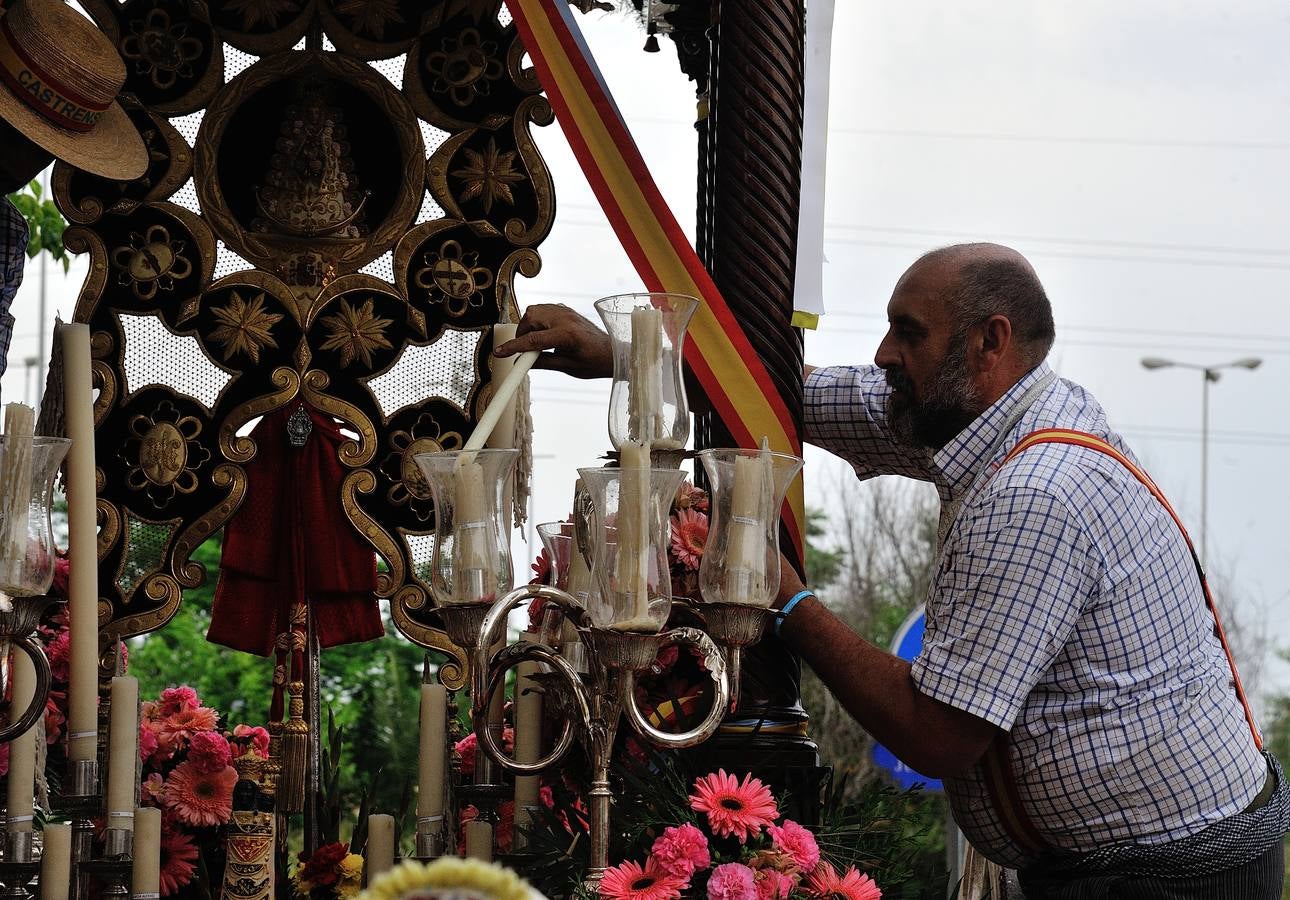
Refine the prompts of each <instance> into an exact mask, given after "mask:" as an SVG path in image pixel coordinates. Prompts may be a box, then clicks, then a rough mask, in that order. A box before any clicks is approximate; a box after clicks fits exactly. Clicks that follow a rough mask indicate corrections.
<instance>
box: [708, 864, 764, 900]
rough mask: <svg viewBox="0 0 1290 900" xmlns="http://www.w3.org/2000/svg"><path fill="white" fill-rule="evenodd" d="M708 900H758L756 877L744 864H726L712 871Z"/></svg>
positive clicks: (709, 880)
mask: <svg viewBox="0 0 1290 900" xmlns="http://www.w3.org/2000/svg"><path fill="white" fill-rule="evenodd" d="M708 900H757V884H756V876H755V875H754V874H753V870H752V869H750V868H748V867H747V866H745V865H744V864H743V863H726V864H725V865H722V866H717V867H716V868H715V869H713V870H712V877H711V878H709V879H708Z"/></svg>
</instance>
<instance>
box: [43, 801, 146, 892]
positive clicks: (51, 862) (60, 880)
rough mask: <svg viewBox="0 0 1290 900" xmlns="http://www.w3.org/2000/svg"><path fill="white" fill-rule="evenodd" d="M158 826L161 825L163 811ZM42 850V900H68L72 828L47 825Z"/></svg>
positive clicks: (53, 823) (61, 825)
mask: <svg viewBox="0 0 1290 900" xmlns="http://www.w3.org/2000/svg"><path fill="white" fill-rule="evenodd" d="M155 812H156V813H157V824H158V827H160V824H161V810H155ZM44 834H45V837H44V841H43V842H42V845H41V850H40V900H67V896H68V894H70V893H71V889H72V826H71V825H68V824H66V823H63V822H50V823H48V824H46V825H45V833H44Z"/></svg>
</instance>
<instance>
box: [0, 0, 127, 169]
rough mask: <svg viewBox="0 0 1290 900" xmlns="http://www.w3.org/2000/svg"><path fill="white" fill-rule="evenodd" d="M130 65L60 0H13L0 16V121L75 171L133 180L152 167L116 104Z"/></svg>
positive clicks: (93, 27) (92, 24)
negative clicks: (80, 170) (7, 9)
mask: <svg viewBox="0 0 1290 900" xmlns="http://www.w3.org/2000/svg"><path fill="white" fill-rule="evenodd" d="M124 83H125V64H124V63H122V62H121V57H120V56H119V55H118V54H117V52H116V48H115V47H113V46H112V42H111V41H110V40H108V38H107V36H106V35H104V34H103V32H101V31H99V30H98V29H97V28H96V27H95V26H94V23H92V22H90V21H89V20H88V19H86V18H85V17H84V16H82V15H81V14H80V13H78V12H76V11H75V10H73V9H72V8H71V7H69V6H67V5H66V4H64V3H62V2H61V0H16V2H14V3H12V4H11V6H10V9H9V11H8V12H7V13H5V14H3V15H0V119H4V120H5V121H6V122H8V123H9V124H10V125H12V126H13V127H14V128H16V129H17V130H18V131H19V132H21V133H22V134H23V135H24V136H25V137H26V138H27V139H28V140H30V141H32V142H34V143H36V144H39V145H40V146H41V147H43V148H44V149H45V150H47V151H49V152H50V153H52V154H54V156H56V157H58V158H59V159H61V160H64V161H66V162H68V163H70V164H71V165H73V166H75V167H76V168H78V169H84V170H85V171H86V172H90V173H92V174H94V175H102V176H103V177H105V178H113V179H116V180H118V181H128V180H132V179H135V178H138V177H139V176H140V175H142V174H143V173H144V172H145V171H146V170H147V168H148V152H147V149H146V148H145V147H144V144H143V138H141V137H140V136H139V132H138V130H136V129H135V127H134V124H133V123H132V122H131V121H130V119H129V117H128V116H127V115H126V114H125V110H123V109H122V108H121V106H120V104H118V103H117V102H116V101H115V98H116V95H117V92H119V91H120V90H121V85H123V84H124Z"/></svg>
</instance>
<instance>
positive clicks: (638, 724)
mask: <svg viewBox="0 0 1290 900" xmlns="http://www.w3.org/2000/svg"><path fill="white" fill-rule="evenodd" d="M664 637H666V638H667V641H666V643H665V644H664V646H666V644H689V645H691V646H693V647H697V648H698V649H699V651H700V652H701V653H702V654H703V663H704V665H705V666H706V667H707V669H708V673H709V675H711V676H712V683H713V685H714V686H715V688H716V695H715V696H714V697H713V698H712V708H711V709H709V710H708V715H707V716H706V717H704V719H703V721H702V722H700V723H699V724H698V725H697V726H695V727H694V728H692V729H690V730H689V731H683V732H678V733H673V732H669V731H662V730H661V729H659V728H656V727H654V725H652V724H651V723H650V721H649V719H648V718H646V717H645V714H644V713H642V712H641V710H640V707H639V706H637V705H636V691H635V686H636V675H635V673H634V672H632V671H630V670H626V669H625V670H623V673H622V676H623V677H622V679H621V681H620V684H621V686H622V687H621V693H620V695H619V698H620V702H621V703H622V707H623V712H624V714H626V716H627V721H629V722H630V723H631V725H632V728H634V729H635V730H636V733H637V734H639V735H640V736H641V737H643V738H645V739H646V740H648V741H650V742H651V743H654V744H657V745H659V746H662V747H669V748H672V749H681V748H684V747H693V746H695V745H696V744H701V743H703V742H704V741H706V740H707V739H708V738H709V737H711V736H712V733H713V732H714V731H716V730H717V726H718V725H720V724H721V720H722V719H723V718H724V717H725V714H726V710H728V709H729V708H730V679H729V677H728V675H727V673H726V660H725V657H724V656H723V655H722V653H721V648H719V647H718V646H717V645H716V643H715V642H714V641H713V640H712V638H710V637H708V636H707V635H706V634H704V633H703V632H702V631H700V630H699V629H697V628H673V629H672V630H670V631H668V632H666V633H665V635H664Z"/></svg>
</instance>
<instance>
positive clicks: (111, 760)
mask: <svg viewBox="0 0 1290 900" xmlns="http://www.w3.org/2000/svg"><path fill="white" fill-rule="evenodd" d="M109 698H110V699H109V707H108V708H109V716H110V719H109V721H108V782H107V811H108V820H107V827H108V828H124V829H125V830H126V831H133V830H134V806H135V803H136V797H135V794H136V790H137V787H138V784H139V776H138V765H139V681H138V679H136V678H134V677H133V676H131V675H118V676H117V677H116V678H113V679H112V688H111V692H110V694H109Z"/></svg>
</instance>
